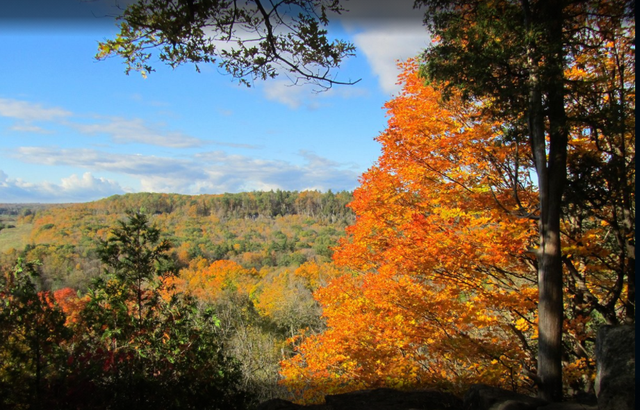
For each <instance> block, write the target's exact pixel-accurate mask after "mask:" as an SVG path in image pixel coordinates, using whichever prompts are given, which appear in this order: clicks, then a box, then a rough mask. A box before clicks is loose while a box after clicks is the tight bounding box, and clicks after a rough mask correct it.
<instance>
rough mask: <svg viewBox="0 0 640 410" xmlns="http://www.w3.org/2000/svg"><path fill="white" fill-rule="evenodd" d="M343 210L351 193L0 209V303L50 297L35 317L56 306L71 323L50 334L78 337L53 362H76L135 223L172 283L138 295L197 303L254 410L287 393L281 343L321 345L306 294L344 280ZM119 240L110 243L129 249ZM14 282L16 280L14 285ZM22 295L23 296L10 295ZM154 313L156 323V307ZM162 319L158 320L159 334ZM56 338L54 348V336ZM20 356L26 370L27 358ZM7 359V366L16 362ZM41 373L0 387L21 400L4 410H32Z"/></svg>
mask: <svg viewBox="0 0 640 410" xmlns="http://www.w3.org/2000/svg"><path fill="white" fill-rule="evenodd" d="M351 200H352V195H351V193H348V192H338V193H335V194H334V193H332V192H327V193H319V192H316V191H305V192H300V193H298V192H285V191H277V192H252V193H241V194H225V195H202V196H185V195H169V194H127V195H123V196H113V197H109V198H106V199H103V200H100V201H96V202H92V203H85V204H66V205H49V206H47V205H31V204H24V205H3V206H1V207H0V208H2V215H1V216H2V218H3V221H5V222H4V225H3V228H4V229H3V230H2V231H1V232H0V240H1V241H2V242H0V243H1V244H2V246H3V249H2V251H3V253H2V255H1V258H2V259H1V261H2V262H1V263H2V264H1V266H2V272H3V276H4V282H3V283H4V285H5V286H7V287H6V288H4V289H3V298H5V297H6V298H7V299H8V300H10V299H11V298H14V297H17V296H15V295H14V294H13V293H12V292H14V291H15V289H14V290H11V286H10V285H12V284H13V285H16V284H20V283H21V284H20V286H21V287H22V288H25V287H26V288H27V289H28V290H29V289H30V290H29V292H32V293H33V294H34V295H36V294H38V295H41V296H42V295H47V296H43V297H44V299H43V300H44V302H46V303H44V302H43V303H39V305H42V306H43V309H45V308H46V309H53V308H52V306H58V307H60V308H61V309H62V311H63V312H62V313H63V316H62V317H64V316H66V318H67V319H66V321H65V320H63V319H59V318H58V322H56V323H57V324H56V326H58V327H59V329H63V328H65V326H66V328H65V329H67V330H70V329H74V331H75V332H76V333H78V332H79V334H75V335H74V336H72V337H71V336H70V338H68V339H65V343H66V344H65V343H62V345H64V346H66V349H67V350H66V351H65V352H58V353H59V354H60V355H67V356H68V357H72V356H73V355H77V354H81V353H78V352H77V351H74V350H73V348H72V346H76V347H77V345H78V343H79V342H78V341H77V340H76V339H77V338H81V339H82V338H86V337H87V335H86V334H85V333H86V330H84V331H80V330H78V329H79V328H78V326H80V325H82V324H84V326H87V324H86V320H87V319H86V318H85V317H84V315H86V314H88V313H87V310H86V307H87V306H91V304H92V303H98V304H99V303H102V302H98V301H96V300H95V298H96V297H97V296H96V295H97V294H99V292H103V293H104V292H107V295H108V294H109V293H108V289H109V288H108V286H107V284H109V283H111V282H109V281H110V280H113V278H114V274H117V272H119V271H121V270H122V269H121V266H120V265H119V262H118V261H117V260H110V259H108V258H107V259H105V255H104V249H105V247H106V244H107V243H109V242H110V241H114V235H116V234H115V233H114V232H116V231H117V228H118V226H120V227H121V228H123V227H124V226H125V224H126V223H128V222H127V221H129V220H132V221H133V220H134V218H132V215H139V216H143V217H144V218H145V221H146V226H148V227H149V229H151V227H153V229H157V232H158V238H157V240H156V241H157V242H160V241H165V243H166V249H163V250H162V252H159V253H158V255H157V256H158V260H157V261H155V262H157V265H158V266H157V267H156V266H155V265H154V264H153V263H152V264H151V265H152V266H154V269H156V268H157V269H158V272H171V275H169V276H166V275H165V276H166V277H165V276H163V275H164V274H163V275H160V273H158V274H159V275H160V276H162V277H163V279H162V281H161V282H162V283H161V285H160V284H159V283H157V282H156V281H155V279H154V278H152V277H151V276H152V275H151V276H149V277H146V278H144V280H143V282H145V285H144V286H142V287H144V290H145V292H156V293H157V294H158V295H163V296H164V297H167V295H169V294H170V293H172V292H173V293H175V294H180V295H189V296H190V297H192V298H193V300H192V301H191V302H188V303H196V305H197V309H196V311H197V312H198V315H202V314H203V312H205V311H207V309H209V310H210V311H211V312H212V313H211V314H213V315H214V316H212V317H215V320H216V321H218V324H219V326H218V327H213V328H211V329H210V331H212V332H213V334H214V336H215V337H214V336H211V335H210V336H211V337H213V339H212V343H214V342H215V343H220V345H224V354H225V355H227V356H228V357H233V358H234V359H233V360H235V361H237V362H233V363H237V371H238V377H237V378H238V380H237V385H235V387H234V386H232V387H234V388H236V387H237V388H238V389H239V391H243V392H246V393H247V394H248V396H247V397H252V400H253V402H255V401H256V400H262V399H266V398H270V397H274V396H279V397H288V393H287V391H286V389H285V388H284V387H283V386H279V385H278V381H279V380H281V376H280V375H279V373H278V371H279V362H280V361H281V360H283V359H285V358H288V357H290V356H291V355H292V349H293V346H294V344H295V342H293V341H291V340H288V339H290V338H292V337H294V336H296V335H297V334H298V332H299V331H300V330H301V329H307V331H309V332H312V333H317V332H320V331H322V329H323V328H324V325H323V322H322V320H321V318H320V308H319V306H318V304H317V302H316V301H315V300H314V299H313V297H312V292H313V291H314V290H315V289H317V288H319V287H320V286H322V285H325V284H326V283H327V281H328V280H329V279H331V278H332V277H336V276H339V275H341V274H343V273H344V272H345V270H344V269H341V268H337V267H335V266H333V264H331V256H332V253H333V247H335V246H336V245H337V244H338V241H339V239H340V238H341V237H343V236H344V232H345V227H346V226H347V225H349V224H351V223H353V222H354V221H355V218H354V214H353V212H352V211H351V210H350V209H349V208H347V207H346V204H347V203H349V202H350V201H351ZM131 212H134V213H133V214H132V213H131ZM121 225H122V226H121ZM114 230H116V231H114ZM116 236H117V235H116ZM121 239H122V240H120V241H119V242H118V241H116V242H118V243H124V242H126V241H124V239H123V238H121ZM101 252H102V253H101ZM160 254H162V256H163V257H162V258H160V257H159V256H160ZM131 257H132V258H133V256H131ZM116 259H117V258H116ZM114 266H115V267H114ZM125 270H126V269H125ZM17 272H23V274H22V275H23V276H15V275H17ZM27 273H28V274H27ZM12 275H14V276H12ZM26 276H28V277H29V278H28V279H27V278H25V277H26ZM116 277H117V275H116ZM140 280H142V279H140ZM20 281H22V282H20ZM147 282H148V283H147ZM29 286H32V288H30V287H29ZM101 286H102V288H101ZM138 286H139V287H140V284H138ZM104 287H106V288H107V289H106V290H105V289H104ZM169 288H171V289H174V290H173V291H169V290H168V289H169ZM29 292H26V293H27V294H28V293H29ZM18 293H19V294H21V295H24V294H25V291H24V289H22V290H20V289H18ZM9 295H10V296H9ZM32 297H35V296H33V295H32ZM102 297H105V296H104V295H103V296H102ZM54 301H55V302H54ZM193 301H195V302H193ZM129 302H130V301H129ZM129 302H126V303H129ZM25 303H26V302H25ZM154 303H158V302H157V301H156V302H154ZM176 303H177V302H176ZM179 303H181V304H186V303H187V302H185V301H183V300H182V301H180V302H179ZM107 304H108V303H107ZM164 308H166V309H168V308H172V309H175V308H176V306H173V305H171V306H168V307H166V306H165V307H164ZM181 308H184V306H182V307H181ZM147 309H149V307H147ZM153 309H155V310H160V311H162V309H160V307H158V306H156V305H153ZM138 310H141V309H138ZM2 313H3V314H5V316H4V317H3V319H6V320H10V317H9V316H6V315H11V314H13V315H16V314H20V313H19V312H18V313H17V312H11V311H9V310H3V312H2ZM129 313H131V311H129ZM41 314H43V313H42V312H41ZM198 317H199V316H198ZM161 319H162V318H156V320H157V321H159V323H160V324H162V323H163V322H162V320H161ZM165 319H166V318H165ZM92 320H98V319H96V318H95V317H94V318H93V319H92ZM190 320H191V319H190ZM193 320H195V319H193ZM198 320H200V321H202V318H199V319H198ZM65 323H66V324H65ZM52 326H53V325H52ZM158 326H160V325H158ZM164 326H166V323H165V325H164ZM185 326H186V325H185ZM2 330H3V332H9V331H15V329H13V330H12V329H7V327H6V323H5V326H4V327H3V329H2ZM47 331H52V329H48V330H47ZM138 331H139V332H141V331H142V330H141V329H138ZM154 331H155V332H157V331H159V330H158V329H155V330H154ZM63 333H64V332H63ZM134 333H135V332H134ZM9 334H10V333H9ZM9 334H5V336H6V337H9ZM59 338H61V339H60V340H57V341H56V343H58V342H60V341H61V340H62V339H63V338H62V335H59ZM9 339H10V337H9ZM7 340H8V339H7ZM83 340H84V339H83ZM25 343H26V342H25ZM94 343H95V341H94ZM3 347H4V348H5V349H8V352H9V353H8V352H7V350H3V354H9V355H10V356H11V355H12V354H13V353H15V349H18V348H16V347H15V346H13V347H11V346H3ZM10 347H11V348H10ZM49 348H51V346H49ZM12 349H13V350H12ZM18 350H20V349H18ZM27 350H28V349H27ZM12 351H13V353H11V352H12ZM156 353H157V352H156ZM22 354H24V355H25V356H24V357H27V358H29V352H28V351H27V352H22ZM157 354H158V353H157ZM165 354H166V353H165ZM225 357H226V356H225ZM6 359H7V362H6V363H7V365H10V363H11V360H16V359H18V358H17V357H11V360H10V359H9V358H6ZM43 360H44V359H43ZM69 360H71V359H69ZM102 360H104V358H103V359H102ZM225 360H226V359H225ZM40 362H41V360H40V359H33V361H32V362H30V363H31V364H32V366H33V367H32V368H29V367H28V366H27V368H26V369H23V372H22V373H21V374H11V375H8V374H7V373H5V374H3V375H2V380H3V383H4V384H3V386H1V387H2V388H3V392H8V391H13V390H14V388H13V387H11V386H14V385H15V383H19V382H20V383H21V384H22V385H24V386H25V390H24V391H21V392H14V393H11V394H8V395H7V396H6V397H7V400H15V402H10V401H7V402H6V403H5V404H6V405H10V404H12V403H13V404H15V403H20V400H27V401H28V399H26V397H30V396H31V397H36V396H34V395H33V393H34V392H36V391H38V389H44V387H43V385H42V383H44V381H34V380H32V379H34V378H35V379H39V378H44V376H42V375H40V376H37V375H36V374H35V373H36V370H37V369H38V366H40V365H42V366H43V368H46V371H47V372H51V371H54V370H53V369H52V367H54V364H53V363H49V362H47V363H40ZM58 365H59V364H58ZM185 365H186V364H185ZM63 367H64V366H63ZM232 369H233V366H231V367H230V371H231V370H232ZM80 370H82V369H80ZM80 370H78V369H75V370H73V371H74V372H77V371H80ZM85 370H86V369H85ZM4 371H5V372H8V371H9V370H8V368H5V370H4ZM57 371H62V370H60V369H57ZM65 371H67V372H70V371H72V370H70V369H69V368H67V369H66V370H65ZM138 376H139V377H142V376H141V375H138ZM103 377H105V378H106V377H107V376H106V375H103ZM191 382H193V381H191ZM34 383H35V384H34ZM38 386H40V387H38ZM110 386H111V388H115V387H114V386H113V385H110ZM194 386H195V385H194ZM49 387H50V386H49ZM72 387H73V386H67V387H66V388H67V389H72ZM76 387H77V386H76ZM94 388H95V389H98V387H96V386H94ZM148 388H149V389H151V388H152V387H148ZM44 390H46V389H44ZM49 392H50V393H51V391H49ZM59 393H60V392H56V394H59ZM96 394H97V393H96ZM132 394H133V393H132ZM61 397H64V395H63V396H61ZM123 397H124V396H123ZM49 399H51V397H49V398H48V399H47V400H49ZM80 399H86V397H84V396H82V397H81V398H78V397H75V396H73V395H72V396H71V397H67V398H66V400H68V401H67V402H66V404H65V402H55V403H54V402H48V401H46V400H45V398H41V399H38V400H41V401H39V402H38V403H37V404H42V403H48V405H50V406H62V407H64V406H66V405H73V402H74V400H80ZM121 399H122V400H125V399H124V398H121ZM130 399H131V397H129V396H127V400H130ZM247 400H249V399H247ZM249 401H250V400H249ZM245 404H246V403H245ZM114 405H115V406H116V407H117V406H119V405H120V404H117V403H116V404H114ZM185 408H188V407H185ZM195 408H198V407H195Z"/></svg>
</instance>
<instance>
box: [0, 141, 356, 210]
mask: <svg viewBox="0 0 640 410" xmlns="http://www.w3.org/2000/svg"><path fill="white" fill-rule="evenodd" d="M11 156H12V157H13V158H14V159H17V160H20V161H22V162H25V163H32V164H39V165H48V166H71V167H78V168H81V169H86V170H88V171H86V172H85V173H84V174H83V175H82V176H78V175H76V174H74V175H71V176H69V177H67V178H63V179H62V180H61V181H60V182H59V183H58V182H56V183H54V182H42V183H31V182H28V181H24V180H22V179H19V178H10V177H9V176H8V175H6V174H5V173H3V172H2V171H0V197H2V198H5V199H4V200H5V201H6V202H85V201H91V200H95V199H98V198H103V197H106V196H109V195H114V194H122V193H124V192H133V191H139V192H167V193H180V194H216V193H225V192H245V191H258V190H259V191H263V190H267V191H268V190H276V189H281V190H296V191H302V190H320V191H326V190H329V189H333V190H353V189H354V188H355V187H356V186H357V184H358V176H359V174H360V172H359V171H357V170H355V169H354V166H353V164H342V163H338V162H334V161H330V160H328V159H326V158H323V157H320V156H318V155H316V154H314V153H312V152H308V151H301V152H300V153H299V154H298V158H297V159H300V160H301V161H300V162H302V164H301V165H300V164H295V163H293V162H289V161H282V160H267V159H259V158H252V157H248V156H243V155H229V154H227V153H225V152H223V151H208V152H203V153H198V154H195V155H193V156H191V157H188V158H185V159H175V158H168V157H160V156H151V155H122V154H114V153H109V152H104V151H98V150H94V149H57V148H52V147H20V148H18V149H16V150H14V151H12V152H11ZM105 172H108V173H111V174H122V175H126V176H127V177H129V178H132V179H134V180H137V181H138V182H139V187H137V188H135V189H133V190H131V189H124V188H123V187H121V186H120V184H118V183H117V182H115V181H112V180H109V179H106V178H102V177H95V176H94V175H99V174H100V173H105Z"/></svg>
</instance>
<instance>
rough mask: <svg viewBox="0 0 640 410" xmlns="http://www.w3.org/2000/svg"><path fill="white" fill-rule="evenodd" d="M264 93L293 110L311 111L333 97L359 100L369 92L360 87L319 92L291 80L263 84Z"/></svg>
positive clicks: (270, 81)
mask: <svg viewBox="0 0 640 410" xmlns="http://www.w3.org/2000/svg"><path fill="white" fill-rule="evenodd" d="M263 91H264V94H265V97H266V98H267V99H268V100H271V101H276V102H279V103H281V104H284V105H286V106H288V107H289V108H292V109H297V108H300V107H306V108H307V109H310V110H315V109H318V108H320V107H321V106H322V104H323V100H325V99H326V98H329V97H333V96H336V95H337V96H339V97H341V98H345V99H348V98H357V97H362V96H367V95H368V94H369V91H368V90H367V89H365V88H362V87H358V86H355V85H353V86H348V87H333V88H330V89H328V90H325V91H321V92H317V90H315V89H313V88H312V87H308V86H302V85H295V84H294V83H293V82H292V81H290V80H284V79H282V80H269V81H267V82H265V83H264V84H263Z"/></svg>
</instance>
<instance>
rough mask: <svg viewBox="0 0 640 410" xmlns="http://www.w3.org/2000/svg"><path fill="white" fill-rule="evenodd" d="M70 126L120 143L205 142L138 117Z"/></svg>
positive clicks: (182, 145) (184, 145) (195, 144)
mask: <svg viewBox="0 0 640 410" xmlns="http://www.w3.org/2000/svg"><path fill="white" fill-rule="evenodd" d="M71 126H72V127H73V128H75V129H77V130H78V131H80V132H82V133H85V134H89V135H95V134H107V135H109V136H110V137H111V138H112V140H113V141H114V142H117V143H121V144H124V143H131V142H138V143H143V144H149V145H158V146H162V147H171V148H188V147H199V146H202V145H204V143H205V142H204V141H203V140H201V139H198V138H194V137H190V136H188V135H185V134H183V133H181V132H173V131H165V130H162V129H161V128H162V126H161V125H156V126H155V127H153V126H149V125H147V124H145V122H144V120H142V119H140V118H134V119H125V118H120V117H114V118H110V119H109V121H108V122H106V123H101V124H71Z"/></svg>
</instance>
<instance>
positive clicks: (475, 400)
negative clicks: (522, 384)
mask: <svg viewBox="0 0 640 410" xmlns="http://www.w3.org/2000/svg"><path fill="white" fill-rule="evenodd" d="M546 404H548V403H547V402H546V401H544V400H542V399H538V398H536V397H531V396H527V395H524V394H520V393H515V392H512V391H509V390H504V389H500V388H497V387H491V386H486V385H484V384H476V385H474V386H471V388H470V389H469V390H467V392H466V393H465V395H464V409H465V410H536V409H537V408H538V407H542V406H544V405H546Z"/></svg>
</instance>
